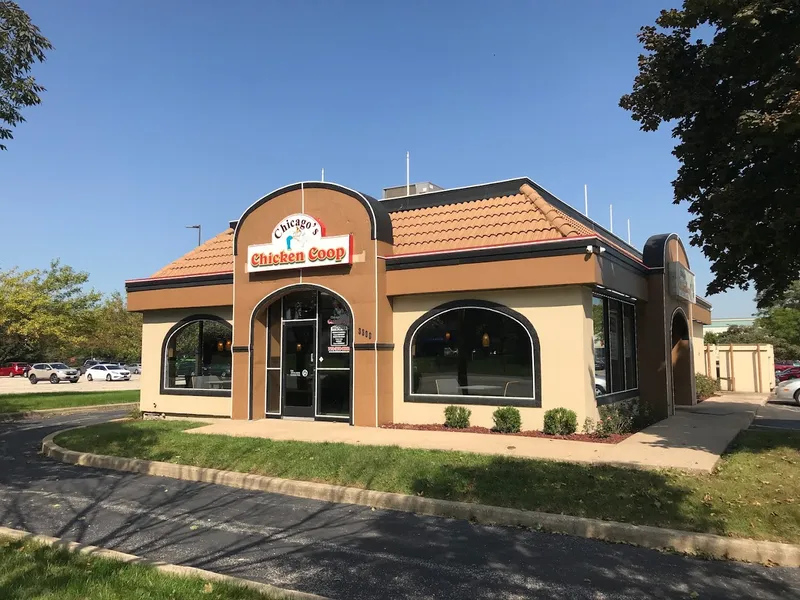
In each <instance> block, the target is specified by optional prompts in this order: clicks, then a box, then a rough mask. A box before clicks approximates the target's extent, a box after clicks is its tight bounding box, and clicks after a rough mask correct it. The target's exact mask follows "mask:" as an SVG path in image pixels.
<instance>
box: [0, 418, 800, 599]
mask: <svg viewBox="0 0 800 600" xmlns="http://www.w3.org/2000/svg"><path fill="white" fill-rule="evenodd" d="M65 426H66V425H64V424H61V425H58V426H54V427H49V428H40V429H36V430H27V431H26V430H22V429H21V428H19V430H14V429H13V428H11V427H9V428H6V429H0V440H2V442H0V451H2V455H3V456H5V457H6V458H11V460H4V461H3V462H2V463H0V464H2V467H3V468H2V469H0V524H2V525H5V526H10V527H17V528H21V529H25V530H28V531H35V532H37V533H43V534H46V535H53V536H56V537H62V538H65V539H69V540H74V541H77V542H80V543H83V544H90V545H96V546H101V547H108V548H113V549H115V550H119V551H122V552H128V553H131V554H137V555H140V556H144V557H146V558H149V559H153V560H163V561H167V562H173V563H179V564H185V565H190V566H195V567H199V568H205V569H209V570H213V571H217V572H221V573H226V574H230V575H235V576H239V577H245V578H248V579H255V580H260V581H265V582H268V583H271V584H274V585H278V586H282V587H287V588H291V589H298V590H302V591H307V592H312V593H316V594H321V595H324V596H328V597H331V598H340V599H345V598H346V599H348V600H350V599H352V600H378V599H380V600H383V599H386V598H413V599H417V598H420V599H421V598H430V597H437V598H442V599H453V600H454V599H456V598H458V599H463V598H481V599H500V598H558V599H567V598H569V599H572V598H595V597H611V596H614V597H626V598H675V597H693V595H692V594H693V593H694V594H697V595H698V596H699V597H701V598H725V599H726V600H727V599H728V598H747V597H760V598H765V599H767V600H773V599H775V600H777V599H779V598H781V599H782V598H788V597H793V595H796V592H797V590H798V586H800V575H798V574H797V571H796V570H794V569H765V568H762V567H758V566H754V565H744V564H740V563H730V562H717V561H699V560H693V559H688V558H685V557H681V556H675V555H666V554H661V553H658V552H655V551H651V550H645V549H640V548H635V547H632V546H624V545H613V544H606V543H603V542H597V541H592V540H584V539H581V538H576V537H569V536H561V535H553V534H547V533H540V532H535V531H531V530H526V529H520V528H511V527H488V526H480V525H475V524H472V523H469V522H467V521H459V520H452V519H443V518H436V517H426V516H419V515H414V514H409V513H402V512H393V511H383V510H373V509H371V508H370V507H366V506H355V505H347V504H335V503H330V502H318V501H313V500H306V499H301V498H294V497H290V496H281V495H277V494H267V493H262V492H255V491H247V490H241V489H235V488H229V487H225V486H221V485H214V484H201V483H192V482H185V481H178V480H173V479H167V478H160V477H150V476H146V475H138V474H133V473H118V472H113V471H106V470H102V469H96V468H87V467H77V466H71V465H65V464H61V463H57V462H55V461H51V460H48V459H44V458H42V457H40V456H37V455H36V450H37V444H38V443H39V442H40V440H41V438H42V437H44V435H46V434H47V433H50V431H53V430H56V429H60V428H63V427H65ZM147 442H148V440H147V438H146V437H145V436H142V438H141V440H140V443H142V444H146V443H147ZM537 465H538V464H537ZM5 467H8V468H5ZM620 471H621V472H622V473H619V472H620ZM593 472H594V473H595V475H594V476H590V475H589V474H588V469H587V468H586V467H582V466H580V465H564V464H560V463H554V464H552V465H551V464H542V465H538V466H534V465H532V464H530V463H528V462H526V461H520V460H515V459H507V458H500V457H498V458H496V459H495V460H490V461H488V462H487V463H485V464H484V465H482V466H481V467H468V466H466V465H464V466H454V467H450V468H448V469H443V470H442V471H441V472H434V473H433V474H432V475H431V476H429V477H427V478H425V479H424V480H422V479H421V480H420V481H418V482H416V483H415V490H416V491H417V493H419V494H422V495H426V496H427V495H432V494H438V495H441V496H442V497H446V496H447V494H448V493H450V494H451V495H455V494H456V493H458V494H462V495H467V494H469V497H470V498H471V499H474V500H475V501H480V502H487V503H498V502H497V500H498V499H503V500H505V501H504V502H503V504H506V505H512V506H513V505H515V504H517V505H519V507H520V508H524V507H525V506H527V505H530V504H531V502H533V500H532V499H535V501H536V502H537V503H544V504H545V508H546V509H548V510H551V511H552V512H561V511H560V510H559V507H561V508H562V509H563V508H564V507H565V506H568V505H575V504H577V506H578V507H579V508H580V506H581V504H583V505H584V506H585V507H586V508H584V510H585V511H586V512H591V513H593V514H594V513H596V512H597V511H598V510H603V511H607V512H608V514H609V516H608V517H607V518H613V517H614V516H615V515H617V514H621V513H622V511H623V510H624V508H623V507H622V506H615V505H614V504H615V502H616V503H617V504H625V503H627V502H629V501H631V502H632V503H633V505H637V504H640V503H643V502H648V501H650V499H651V496H650V495H649V494H650V493H653V494H661V495H662V496H663V495H665V494H666V495H669V494H672V497H673V498H675V500H676V501H677V500H679V499H680V498H681V497H682V496H681V494H684V493H686V491H685V490H681V489H679V488H676V487H675V486H671V485H670V483H669V481H666V480H664V478H663V477H661V476H659V475H658V474H656V473H648V472H640V471H628V470H625V469H615V468H610V467H609V468H601V469H594V470H593ZM620 476H625V477H628V478H630V479H627V480H625V485H626V486H630V487H631V488H634V487H635V488H637V490H640V493H637V494H634V495H633V496H632V498H631V499H629V498H627V497H616V496H614V494H613V493H612V494H608V493H606V494H605V495H604V496H602V498H601V497H600V494H601V492H602V491H603V490H605V491H606V492H608V488H610V487H613V486H614V483H613V481H615V480H616V479H615V478H618V477H620ZM509 480H511V481H515V482H516V483H515V484H514V487H513V489H512V490H509V489H508V486H507V485H503V484H502V482H503V481H506V482H507V481H509ZM626 489H627V488H626ZM645 490H649V492H647V493H645V492H644V491H645ZM620 493H621V492H620ZM453 499H456V498H453ZM580 500H583V503H581V502H580ZM493 501H494V502H493ZM678 517H679V515H674V514H673V515H672V518H678ZM709 518H711V517H710V516H709ZM707 524H709V525H710V524H713V522H711V521H709V522H708V523H707ZM11 590H13V588H11V587H8V584H0V598H14V596H13V595H11V593H10V592H11Z"/></svg>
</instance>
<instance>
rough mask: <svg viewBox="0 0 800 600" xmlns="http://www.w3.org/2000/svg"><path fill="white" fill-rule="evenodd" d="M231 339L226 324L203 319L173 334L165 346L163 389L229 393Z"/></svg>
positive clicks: (184, 326)
mask: <svg viewBox="0 0 800 600" xmlns="http://www.w3.org/2000/svg"><path fill="white" fill-rule="evenodd" d="M232 335H233V331H232V329H231V326H230V325H229V324H228V323H223V322H219V321H212V320H206V319H202V320H197V321H192V322H190V323H187V324H186V325H183V326H182V327H181V328H180V329H178V330H177V331H175V332H174V333H173V334H172V336H171V337H170V339H169V342H168V343H167V350H166V353H167V357H166V358H167V360H166V364H167V367H166V373H165V374H164V376H165V379H166V381H165V382H164V387H166V388H176V389H203V390H230V389H231V350H230V348H231V341H230V340H231V337H232Z"/></svg>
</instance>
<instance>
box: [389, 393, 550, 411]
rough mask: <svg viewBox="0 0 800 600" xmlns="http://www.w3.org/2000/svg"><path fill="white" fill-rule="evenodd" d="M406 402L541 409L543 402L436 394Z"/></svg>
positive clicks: (501, 397)
mask: <svg viewBox="0 0 800 600" xmlns="http://www.w3.org/2000/svg"><path fill="white" fill-rule="evenodd" d="M403 401H404V402H418V403H420V404H458V405H462V404H463V405H464V406H470V405H472V406H497V407H498V408H499V407H501V406H518V407H520V408H541V407H542V401H541V400H537V399H535V398H507V397H505V396H445V397H442V396H438V395H436V394H407V395H406V397H405V398H404V399H403Z"/></svg>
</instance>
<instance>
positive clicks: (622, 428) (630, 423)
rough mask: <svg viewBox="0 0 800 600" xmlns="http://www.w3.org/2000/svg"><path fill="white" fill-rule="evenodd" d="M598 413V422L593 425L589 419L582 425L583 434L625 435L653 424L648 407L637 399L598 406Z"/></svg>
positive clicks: (602, 435)
mask: <svg viewBox="0 0 800 600" xmlns="http://www.w3.org/2000/svg"><path fill="white" fill-rule="evenodd" d="M598 412H599V413H600V420H599V421H597V423H595V422H594V421H592V420H591V419H586V421H585V422H584V424H583V428H584V433H593V434H594V435H597V436H599V437H608V436H609V435H613V434H617V435H625V434H627V433H633V432H635V431H639V430H641V429H644V428H645V427H647V426H649V425H652V424H653V422H654V419H653V415H652V413H651V412H650V407H649V406H648V405H647V404H645V403H643V402H641V401H640V400H639V398H631V399H630V400H622V401H620V402H615V403H614V404H607V405H605V406H600V407H599V408H598ZM591 427H594V431H590V428H591Z"/></svg>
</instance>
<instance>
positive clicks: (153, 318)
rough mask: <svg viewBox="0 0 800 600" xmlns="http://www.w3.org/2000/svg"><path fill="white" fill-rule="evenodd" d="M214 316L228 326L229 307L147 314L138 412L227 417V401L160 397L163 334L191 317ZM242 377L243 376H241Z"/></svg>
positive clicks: (194, 397)
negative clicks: (182, 320) (198, 315)
mask: <svg viewBox="0 0 800 600" xmlns="http://www.w3.org/2000/svg"><path fill="white" fill-rule="evenodd" d="M199 313H202V314H207V315H216V316H218V317H221V318H223V319H225V320H227V321H228V322H229V323H231V324H232V316H233V315H232V313H233V310H232V308H231V307H225V308H216V309H208V308H205V309H203V310H202V311H198V310H193V309H183V310H163V311H148V312H145V313H144V323H143V325H142V380H141V381H142V391H141V400H140V401H139V408H140V410H142V411H144V412H159V413H161V412H164V413H173V414H184V415H209V416H215V417H230V416H231V399H230V398H217V397H209V396H174V395H171V394H162V393H161V392H160V387H161V385H160V384H161V367H162V366H161V361H162V357H161V348H162V346H163V344H164V338H165V336H166V335H167V332H168V331H169V330H170V329H171V328H172V327H173V326H174V325H175V324H176V323H177V322H178V321H180V320H181V319H185V318H186V317H191V316H192V315H195V314H199ZM245 374H246V372H245Z"/></svg>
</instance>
